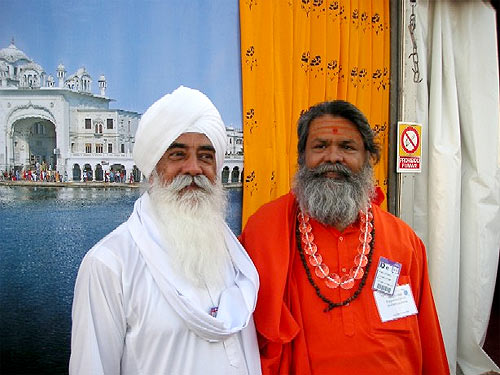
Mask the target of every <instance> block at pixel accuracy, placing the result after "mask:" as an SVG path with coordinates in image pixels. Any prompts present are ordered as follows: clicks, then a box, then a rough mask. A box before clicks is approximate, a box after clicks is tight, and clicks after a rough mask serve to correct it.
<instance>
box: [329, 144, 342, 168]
mask: <svg viewBox="0 0 500 375" xmlns="http://www.w3.org/2000/svg"><path fill="white" fill-rule="evenodd" d="M324 159H325V160H324V161H325V162H330V163H332V164H335V163H341V164H343V162H344V154H343V153H342V152H341V150H339V148H338V147H329V148H328V149H327V152H325V158H324Z"/></svg>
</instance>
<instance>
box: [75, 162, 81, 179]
mask: <svg viewBox="0 0 500 375" xmlns="http://www.w3.org/2000/svg"><path fill="white" fill-rule="evenodd" d="M81 179H82V170H81V169H80V165H78V164H75V165H73V181H80V180H81Z"/></svg>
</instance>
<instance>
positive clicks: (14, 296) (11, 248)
mask: <svg viewBox="0 0 500 375" xmlns="http://www.w3.org/2000/svg"><path fill="white" fill-rule="evenodd" d="M139 195H140V191H139V189H133V188H125V189H117V188H107V189H101V188H99V189H92V188H46V187H43V188H41V187H17V186H16V187H8V186H0V233H1V237H0V244H1V245H0V301H1V303H0V327H1V330H2V337H1V338H0V373H2V374H3V373H6V374H28V373H30V374H64V373H67V363H68V358H69V353H70V330H71V303H72V298H73V287H74V282H75V278H76V274H77V271H78V266H79V264H80V262H81V259H82V257H83V256H84V255H85V253H86V252H87V251H88V250H89V249H90V248H91V247H92V246H93V245H94V244H95V243H96V242H97V241H99V240H100V239H101V238H102V237H104V236H105V235H106V234H108V233H109V232H111V231H112V230H113V229H114V228H116V227H117V226H118V225H120V224H121V223H122V222H124V221H125V220H127V218H128V216H129V215H130V213H131V212H132V208H133V204H134V201H135V200H136V199H137V198H138V197H139ZM229 202H230V203H229V207H230V210H229V212H228V223H229V226H230V227H231V229H233V231H235V233H237V234H238V233H239V232H240V229H241V226H240V217H241V190H230V191H229Z"/></svg>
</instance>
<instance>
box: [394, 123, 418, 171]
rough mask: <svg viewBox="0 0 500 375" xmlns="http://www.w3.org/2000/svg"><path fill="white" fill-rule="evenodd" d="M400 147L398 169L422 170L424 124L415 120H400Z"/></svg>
mask: <svg viewBox="0 0 500 375" xmlns="http://www.w3.org/2000/svg"><path fill="white" fill-rule="evenodd" d="M398 135H399V137H398V138H399V147H398V157H397V162H398V166H397V171H398V172H399V173H401V172H420V171H421V167H422V163H421V162H422V146H421V143H420V139H421V136H422V125H421V124H416V123H413V122H398Z"/></svg>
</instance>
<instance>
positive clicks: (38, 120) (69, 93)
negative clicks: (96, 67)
mask: <svg viewBox="0 0 500 375" xmlns="http://www.w3.org/2000/svg"><path fill="white" fill-rule="evenodd" d="M92 84H93V79H92V77H91V76H90V74H89V73H88V72H87V71H86V69H85V68H84V67H81V68H79V69H78V70H77V71H76V72H75V73H73V74H69V75H68V74H67V71H66V68H65V67H64V65H62V64H59V66H58V67H57V68H56V74H55V76H53V75H51V74H47V73H46V71H45V70H44V69H43V68H42V67H41V66H40V65H39V64H37V63H36V62H35V61H33V60H32V59H31V58H29V57H28V56H27V55H26V54H25V53H24V52H23V51H21V50H19V49H18V48H17V47H16V45H15V44H14V41H12V42H11V43H10V45H9V46H8V47H6V48H3V49H0V171H5V170H7V171H10V170H29V169H31V170H35V169H37V168H40V167H41V166H44V167H46V168H48V169H51V170H58V171H59V172H60V174H61V175H64V174H66V175H67V176H68V179H70V180H74V181H80V180H82V179H83V178H84V176H85V177H86V178H88V179H90V180H97V181H102V180H104V179H105V176H106V174H107V173H109V172H110V171H114V172H117V171H124V172H125V173H126V175H127V177H128V176H130V174H132V175H134V177H135V180H136V181H137V180H139V179H140V172H139V171H138V169H137V168H136V166H135V165H134V161H133V158H132V150H133V145H134V135H135V132H136V130H137V126H138V124H139V120H140V117H141V115H140V114H139V113H137V112H133V111H127V110H121V109H110V108H109V104H110V102H111V101H112V99H110V98H108V97H107V96H106V88H107V82H106V77H105V76H104V75H101V76H100V77H99V79H98V81H97V84H98V91H99V93H98V94H97V93H93V92H92ZM227 134H228V152H227V153H226V156H225V162H224V169H223V172H222V176H221V177H222V180H223V182H241V176H242V172H243V171H242V168H243V133H242V131H241V130H236V129H233V128H227Z"/></svg>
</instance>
